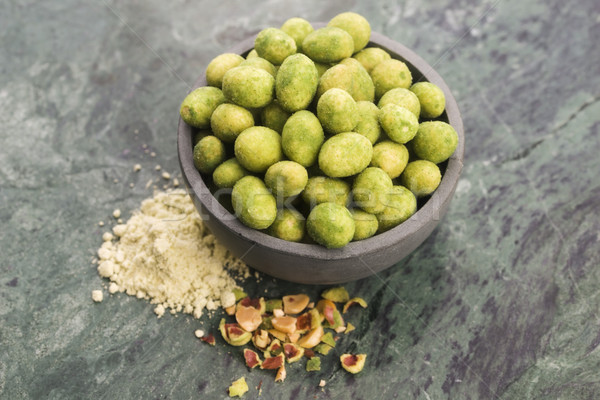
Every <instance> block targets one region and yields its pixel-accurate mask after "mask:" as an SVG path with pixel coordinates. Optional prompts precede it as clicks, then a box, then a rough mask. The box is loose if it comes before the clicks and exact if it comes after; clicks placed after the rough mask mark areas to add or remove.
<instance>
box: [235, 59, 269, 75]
mask: <svg viewBox="0 0 600 400" xmlns="http://www.w3.org/2000/svg"><path fill="white" fill-rule="evenodd" d="M239 66H240V67H254V68H258V69H262V70H263V71H266V72H268V73H269V74H271V76H272V77H273V78H275V75H277V69H276V68H275V66H274V65H273V64H271V63H270V62H268V61H267V60H265V59H264V58H261V57H259V56H256V57H252V58H249V59H247V60H244V61H243V62H242V63H241V64H240V65H239Z"/></svg>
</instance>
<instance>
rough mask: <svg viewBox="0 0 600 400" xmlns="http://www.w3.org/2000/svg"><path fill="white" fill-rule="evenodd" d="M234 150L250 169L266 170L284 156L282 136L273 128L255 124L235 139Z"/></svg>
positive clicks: (236, 155) (237, 156) (256, 170)
mask: <svg viewBox="0 0 600 400" xmlns="http://www.w3.org/2000/svg"><path fill="white" fill-rule="evenodd" d="M234 152H235V157H236V158H237V159H238V161H239V162H240V164H241V165H242V166H243V167H244V168H246V169H247V170H248V171H251V172H258V173H260V172H265V171H266V170H267V168H269V167H270V166H271V165H273V164H275V163H276V162H277V161H279V160H281V158H282V156H283V154H282V151H281V137H280V136H279V134H278V133H277V132H275V131H274V130H272V129H269V128H266V127H264V126H254V127H252V128H248V129H246V130H245V131H243V132H242V133H240V135H239V136H238V138H237V139H236V140H235V144H234Z"/></svg>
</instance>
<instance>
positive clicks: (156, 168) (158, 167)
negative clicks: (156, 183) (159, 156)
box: [154, 165, 162, 171]
mask: <svg viewBox="0 0 600 400" xmlns="http://www.w3.org/2000/svg"><path fill="white" fill-rule="evenodd" d="M161 168H162V167H161V166H160V165H157V166H156V167H154V169H155V170H157V171H160V169H161Z"/></svg>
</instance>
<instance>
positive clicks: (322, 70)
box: [315, 62, 331, 79]
mask: <svg viewBox="0 0 600 400" xmlns="http://www.w3.org/2000/svg"><path fill="white" fill-rule="evenodd" d="M315 67H317V72H318V74H319V79H321V77H322V76H323V74H324V73H325V72H327V70H328V69H329V68H330V67H331V65H329V64H322V63H319V62H315Z"/></svg>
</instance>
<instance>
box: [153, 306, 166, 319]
mask: <svg viewBox="0 0 600 400" xmlns="http://www.w3.org/2000/svg"><path fill="white" fill-rule="evenodd" d="M154 313H155V314H156V315H157V316H158V318H160V317H162V316H163V315H165V307H164V306H163V305H162V304H159V305H157V306H156V307H154Z"/></svg>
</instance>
